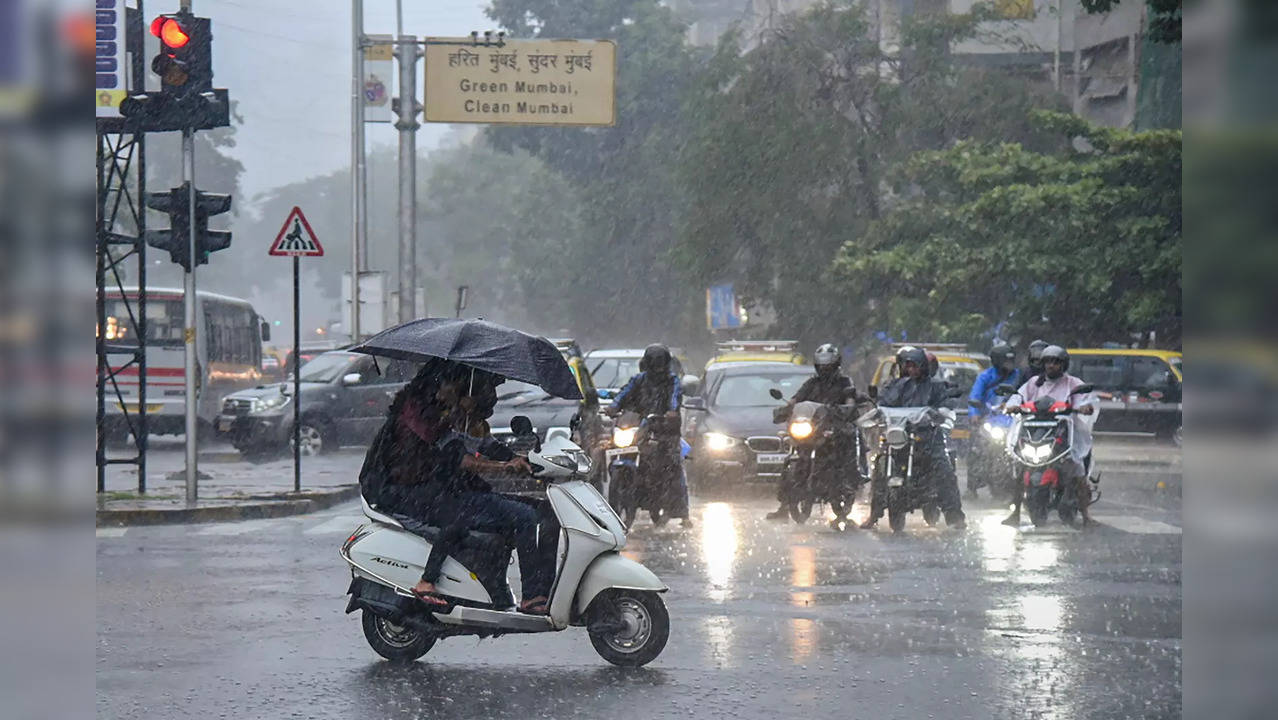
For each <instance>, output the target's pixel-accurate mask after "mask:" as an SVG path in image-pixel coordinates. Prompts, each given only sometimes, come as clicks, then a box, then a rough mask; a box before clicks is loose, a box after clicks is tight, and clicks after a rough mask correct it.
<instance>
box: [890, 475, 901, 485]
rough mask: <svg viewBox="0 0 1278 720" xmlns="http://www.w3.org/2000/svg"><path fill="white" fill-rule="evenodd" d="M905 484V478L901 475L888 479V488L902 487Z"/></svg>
mask: <svg viewBox="0 0 1278 720" xmlns="http://www.w3.org/2000/svg"><path fill="white" fill-rule="evenodd" d="M904 484H905V478H903V477H901V476H900V475H897V476H895V477H890V478H888V487H901V486H902V485H904Z"/></svg>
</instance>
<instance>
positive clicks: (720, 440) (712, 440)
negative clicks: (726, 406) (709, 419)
mask: <svg viewBox="0 0 1278 720" xmlns="http://www.w3.org/2000/svg"><path fill="white" fill-rule="evenodd" d="M702 437H704V438H705V441H706V447H707V448H709V449H711V450H714V451H716V452H718V451H722V450H727V449H728V448H730V447H732V446H733V445H736V444H737V439H736V438H734V437H732V436H731V435H724V434H723V433H717V432H708V433H706V434H705V435H703V436H702Z"/></svg>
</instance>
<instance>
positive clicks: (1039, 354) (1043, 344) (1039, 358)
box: [1028, 340, 1051, 374]
mask: <svg viewBox="0 0 1278 720" xmlns="http://www.w3.org/2000/svg"><path fill="white" fill-rule="evenodd" d="M1050 345H1051V343H1049V342H1047V341H1046V340H1035V341H1034V342H1032V343H1030V344H1029V353H1028V356H1029V357H1028V359H1029V367H1030V371H1031V372H1033V373H1035V374H1037V373H1041V372H1043V350H1045V349H1046V348H1047V347H1048V346H1050Z"/></svg>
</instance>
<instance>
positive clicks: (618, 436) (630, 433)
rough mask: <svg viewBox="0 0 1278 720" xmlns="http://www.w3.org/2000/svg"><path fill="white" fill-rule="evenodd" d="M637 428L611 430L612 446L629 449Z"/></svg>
mask: <svg viewBox="0 0 1278 720" xmlns="http://www.w3.org/2000/svg"><path fill="white" fill-rule="evenodd" d="M637 432H639V428H613V430H612V444H613V445H615V446H617V447H619V448H623V447H630V446H631V445H633V444H634V442H635V433H637Z"/></svg>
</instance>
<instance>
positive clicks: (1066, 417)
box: [997, 385, 1100, 526]
mask: <svg viewBox="0 0 1278 720" xmlns="http://www.w3.org/2000/svg"><path fill="white" fill-rule="evenodd" d="M1092 390H1093V388H1092V386H1091V385H1080V386H1079V387H1078V388H1077V389H1075V390H1074V392H1073V393H1072V394H1071V395H1070V400H1073V397H1074V396H1075V395H1085V394H1087V393H1089V392H1091V391H1092ZM997 392H998V394H1000V395H1011V394H1012V393H1013V392H1015V390H1014V389H1013V388H1012V387H1011V386H1010V385H1000V386H999V388H998V390H997ZM1009 412H1014V413H1015V414H1016V415H1017V418H1016V420H1015V421H1014V422H1013V424H1012V429H1011V431H1010V435H1011V437H1012V440H1011V442H1010V443H1009V444H1008V451H1009V452H1010V453H1011V457H1012V460H1013V461H1014V462H1015V463H1016V465H1017V466H1018V468H1017V469H1018V470H1019V471H1020V472H1019V473H1018V475H1019V476H1020V477H1019V480H1020V481H1019V482H1018V483H1017V492H1020V493H1023V495H1022V503H1023V504H1024V507H1025V509H1026V510H1027V511H1028V512H1029V516H1030V521H1031V522H1033V523H1034V525H1035V526H1040V525H1043V524H1044V523H1046V522H1047V515H1048V513H1049V512H1050V511H1051V510H1052V509H1053V508H1055V509H1056V511H1057V513H1058V514H1059V515H1060V518H1061V521H1062V522H1064V523H1065V524H1066V525H1073V524H1074V517H1075V515H1077V514H1078V512H1079V509H1080V508H1079V498H1078V493H1076V492H1073V491H1072V490H1073V488H1072V487H1070V486H1071V483H1068V482H1066V480H1067V479H1068V478H1069V477H1070V476H1072V474H1073V472H1074V471H1075V466H1074V460H1073V450H1074V423H1072V422H1071V421H1070V415H1072V414H1073V413H1074V408H1073V406H1072V405H1071V404H1070V403H1069V402H1062V401H1059V400H1056V399H1054V398H1050V397H1041V398H1039V399H1038V400H1035V401H1034V402H1026V403H1022V404H1021V405H1020V406H1019V407H1017V408H1011V409H1009ZM1062 475H1064V476H1065V477H1062ZM1095 483H1096V480H1093V481H1092V485H1094V484H1095ZM1099 499H1100V494H1099V492H1096V491H1094V490H1092V489H1091V486H1089V499H1088V504H1089V505H1090V504H1091V503H1094V502H1096V501H1097V500H1099Z"/></svg>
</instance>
